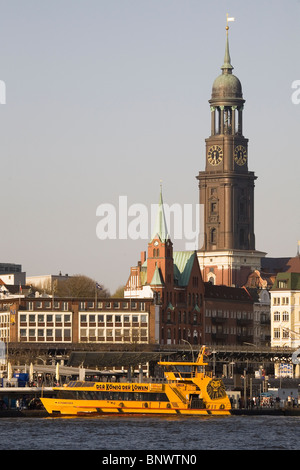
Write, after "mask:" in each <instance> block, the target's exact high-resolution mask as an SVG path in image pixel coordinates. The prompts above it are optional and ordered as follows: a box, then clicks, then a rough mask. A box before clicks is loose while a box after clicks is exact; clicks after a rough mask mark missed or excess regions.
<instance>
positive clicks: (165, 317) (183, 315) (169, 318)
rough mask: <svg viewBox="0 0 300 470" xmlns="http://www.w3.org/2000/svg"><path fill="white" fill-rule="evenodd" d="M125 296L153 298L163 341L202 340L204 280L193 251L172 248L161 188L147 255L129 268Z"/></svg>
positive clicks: (194, 342) (199, 341)
mask: <svg viewBox="0 0 300 470" xmlns="http://www.w3.org/2000/svg"><path fill="white" fill-rule="evenodd" d="M124 297H125V298H127V299H128V298H131V297H136V298H140V299H147V298H148V299H149V298H151V299H153V301H154V302H155V305H157V306H158V308H159V326H158V327H159V342H160V343H161V344H182V342H184V341H188V342H189V343H191V344H199V345H200V344H203V341H204V337H203V318H204V317H203V299H204V284H203V281H202V276H201V271H200V267H199V263H198V259H197V254H196V252H194V251H179V252H176V251H173V243H172V241H171V238H170V235H169V231H168V227H167V224H166V219H165V213H164V206H163V199H162V192H160V198H159V205H158V212H157V218H156V224H155V227H154V230H153V234H152V237H151V240H150V242H149V243H148V256H147V257H146V253H145V252H143V253H142V256H141V260H140V261H139V262H138V265H137V266H134V267H132V268H131V270H130V275H129V278H128V281H127V283H126V286H125V289H124Z"/></svg>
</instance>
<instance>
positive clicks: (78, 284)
mask: <svg viewBox="0 0 300 470" xmlns="http://www.w3.org/2000/svg"><path fill="white" fill-rule="evenodd" d="M54 295H55V297H72V298H84V297H85V298H87V297H90V298H94V297H95V295H97V297H98V298H99V297H109V295H110V292H109V291H108V290H107V289H106V287H104V286H103V285H101V284H99V283H98V282H97V281H95V280H94V279H91V278H90V277H88V276H85V275H83V274H75V275H72V276H70V277H69V279H65V280H62V281H60V280H58V282H57V288H56V289H55V292H54Z"/></svg>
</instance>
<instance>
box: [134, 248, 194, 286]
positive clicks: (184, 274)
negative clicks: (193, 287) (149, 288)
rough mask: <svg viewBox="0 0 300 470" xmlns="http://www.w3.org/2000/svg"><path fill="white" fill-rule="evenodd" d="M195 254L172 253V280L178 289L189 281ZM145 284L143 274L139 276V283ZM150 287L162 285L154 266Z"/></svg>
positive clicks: (159, 275) (145, 280)
mask: <svg viewBox="0 0 300 470" xmlns="http://www.w3.org/2000/svg"><path fill="white" fill-rule="evenodd" d="M195 256H197V255H196V253H195V251H174V252H173V261H174V280H175V282H176V283H177V285H178V286H179V287H184V286H187V285H188V283H189V280H190V276H191V271H192V267H193V264H194V260H195ZM143 268H144V269H145V268H147V260H146V261H145V262H144V263H143ZM146 282H147V275H146V274H145V272H144V273H143V276H141V283H142V285H145V284H146ZM150 285H155V286H160V285H163V281H162V277H161V273H160V271H159V269H158V267H157V266H156V268H155V271H154V275H153V278H152V281H151V283H150Z"/></svg>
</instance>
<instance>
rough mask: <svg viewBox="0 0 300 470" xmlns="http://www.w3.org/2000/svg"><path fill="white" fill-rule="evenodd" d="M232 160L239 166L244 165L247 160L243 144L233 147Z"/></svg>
mask: <svg viewBox="0 0 300 470" xmlns="http://www.w3.org/2000/svg"><path fill="white" fill-rule="evenodd" d="M234 161H235V163H237V164H238V165H239V166H243V165H245V163H246V161H247V150H246V149H245V147H244V146H243V145H237V146H236V147H235V149H234Z"/></svg>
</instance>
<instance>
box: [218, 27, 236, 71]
mask: <svg viewBox="0 0 300 470" xmlns="http://www.w3.org/2000/svg"><path fill="white" fill-rule="evenodd" d="M221 69H222V70H223V73H231V71H232V69H233V67H232V65H231V59H230V53H229V41H228V30H226V44H225V57H224V64H223V65H222V67H221Z"/></svg>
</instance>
